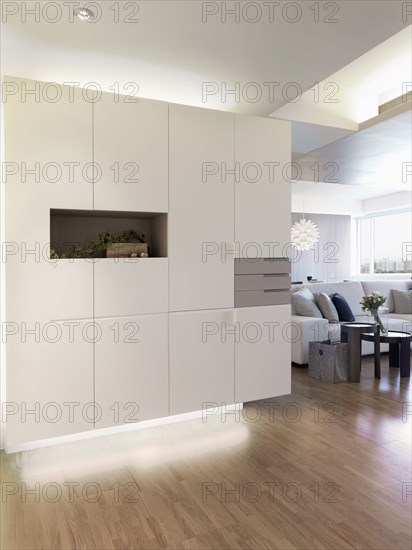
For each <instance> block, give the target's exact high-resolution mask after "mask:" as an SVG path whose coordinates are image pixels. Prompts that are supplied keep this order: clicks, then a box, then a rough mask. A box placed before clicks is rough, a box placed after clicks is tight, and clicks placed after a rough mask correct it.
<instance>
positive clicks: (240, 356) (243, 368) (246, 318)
mask: <svg viewBox="0 0 412 550" xmlns="http://www.w3.org/2000/svg"><path fill="white" fill-rule="evenodd" d="M236 322H237V323H238V331H239V338H238V341H237V343H236V348H235V372H236V377H235V397H236V401H238V402H246V401H254V400H256V399H265V398H269V397H276V396H278V395H287V394H290V391H291V351H290V348H291V345H290V306H289V305H282V306H265V307H244V308H239V309H237V310H236Z"/></svg>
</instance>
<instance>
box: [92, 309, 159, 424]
mask: <svg viewBox="0 0 412 550" xmlns="http://www.w3.org/2000/svg"><path fill="white" fill-rule="evenodd" d="M99 328H100V330H101V334H100V338H99V340H98V342H97V343H96V346H95V362H96V373H95V392H96V396H95V398H96V404H97V418H96V428H107V427H112V426H120V425H122V424H130V423H133V422H141V421H143V420H149V419H151V418H159V417H164V416H168V414H169V384H168V369H169V363H168V361H169V359H168V315H167V314H160V315H137V316H134V317H124V316H123V317H113V318H110V319H102V320H100V321H99Z"/></svg>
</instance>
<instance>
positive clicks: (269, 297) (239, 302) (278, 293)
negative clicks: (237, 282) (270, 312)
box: [235, 290, 290, 307]
mask: <svg viewBox="0 0 412 550" xmlns="http://www.w3.org/2000/svg"><path fill="white" fill-rule="evenodd" d="M283 304H290V293H289V291H288V290H269V291H264V290H246V291H242V292H235V307H253V306H278V305H283Z"/></svg>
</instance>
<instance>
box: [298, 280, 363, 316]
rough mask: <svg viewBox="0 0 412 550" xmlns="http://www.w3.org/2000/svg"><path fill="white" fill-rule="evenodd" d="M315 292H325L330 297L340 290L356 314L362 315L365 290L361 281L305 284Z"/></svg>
mask: <svg viewBox="0 0 412 550" xmlns="http://www.w3.org/2000/svg"><path fill="white" fill-rule="evenodd" d="M304 286H305V287H306V288H308V289H309V290H310V291H311V292H312V293H313V294H316V293H318V292H325V293H326V294H327V295H328V296H329V297H330V298H332V295H333V294H335V292H339V294H342V296H345V298H346V301H347V302H348V304H349V306H350V308H351V310H352V311H353V314H354V315H362V313H363V311H362V308H361V306H360V303H359V302H360V301H361V300H362V298H363V296H365V292H364V290H363V287H362V285H361V282H360V281H347V282H345V283H343V282H342V283H306V284H305V285H304Z"/></svg>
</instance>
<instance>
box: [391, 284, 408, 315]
mask: <svg viewBox="0 0 412 550" xmlns="http://www.w3.org/2000/svg"><path fill="white" fill-rule="evenodd" d="M392 294H393V301H394V303H395V313H405V314H407V315H412V290H395V289H393V290H392Z"/></svg>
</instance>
